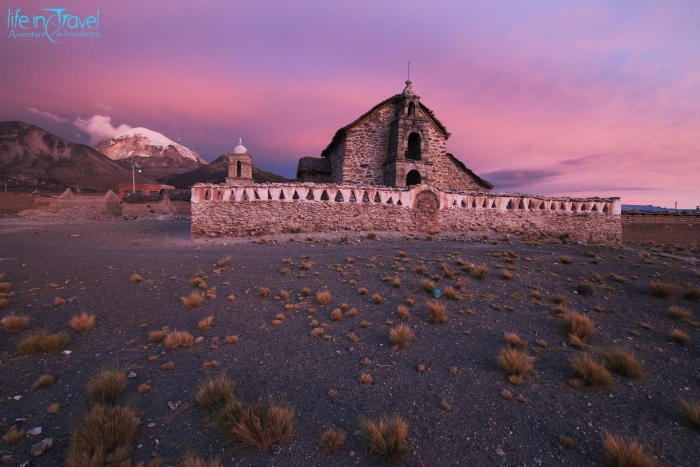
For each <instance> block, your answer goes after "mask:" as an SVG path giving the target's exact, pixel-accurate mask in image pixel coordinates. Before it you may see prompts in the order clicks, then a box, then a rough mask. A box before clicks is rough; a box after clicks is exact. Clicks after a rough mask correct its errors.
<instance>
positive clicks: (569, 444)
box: [559, 435, 576, 448]
mask: <svg viewBox="0 0 700 467" xmlns="http://www.w3.org/2000/svg"><path fill="white" fill-rule="evenodd" d="M559 442H560V443H561V445H562V446H564V447H565V448H573V447H574V446H575V445H576V443H575V442H574V440H573V439H571V438H569V437H568V436H564V435H561V436H560V437H559Z"/></svg>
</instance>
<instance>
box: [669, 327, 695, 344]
mask: <svg viewBox="0 0 700 467" xmlns="http://www.w3.org/2000/svg"><path fill="white" fill-rule="evenodd" d="M670 337H671V340H672V341H673V342H675V343H676V344H681V345H685V344H687V343H689V342H690V336H689V335H688V334H686V333H684V332H683V331H681V330H680V329H674V330H672V331H671V334H670Z"/></svg>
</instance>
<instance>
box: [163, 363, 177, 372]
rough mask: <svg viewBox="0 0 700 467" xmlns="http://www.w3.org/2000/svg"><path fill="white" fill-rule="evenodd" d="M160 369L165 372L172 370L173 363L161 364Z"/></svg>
mask: <svg viewBox="0 0 700 467" xmlns="http://www.w3.org/2000/svg"><path fill="white" fill-rule="evenodd" d="M160 367H161V368H162V369H163V370H165V371H170V370H172V369H173V368H175V363H174V362H167V363H163V364H162V365H161V366H160Z"/></svg>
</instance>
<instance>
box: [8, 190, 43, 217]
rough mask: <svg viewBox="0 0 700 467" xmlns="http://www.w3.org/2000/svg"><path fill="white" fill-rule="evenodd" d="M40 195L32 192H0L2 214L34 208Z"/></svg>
mask: <svg viewBox="0 0 700 467" xmlns="http://www.w3.org/2000/svg"><path fill="white" fill-rule="evenodd" d="M38 197H39V196H38V195H33V194H31V193H5V192H0V214H17V213H18V212H20V211H24V210H25V209H32V205H33V204H34V200H35V199H36V198H38Z"/></svg>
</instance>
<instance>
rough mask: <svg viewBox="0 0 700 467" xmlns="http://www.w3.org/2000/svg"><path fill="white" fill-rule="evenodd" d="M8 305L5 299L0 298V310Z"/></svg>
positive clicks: (7, 300)
mask: <svg viewBox="0 0 700 467" xmlns="http://www.w3.org/2000/svg"><path fill="white" fill-rule="evenodd" d="M0 295H4V294H0ZM9 303H10V300H9V299H8V298H7V297H2V296H0V310H2V309H3V308H5V307H7V305H8V304H9Z"/></svg>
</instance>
